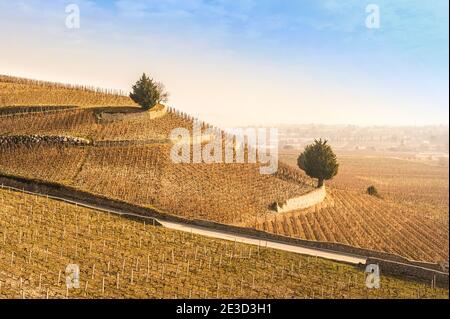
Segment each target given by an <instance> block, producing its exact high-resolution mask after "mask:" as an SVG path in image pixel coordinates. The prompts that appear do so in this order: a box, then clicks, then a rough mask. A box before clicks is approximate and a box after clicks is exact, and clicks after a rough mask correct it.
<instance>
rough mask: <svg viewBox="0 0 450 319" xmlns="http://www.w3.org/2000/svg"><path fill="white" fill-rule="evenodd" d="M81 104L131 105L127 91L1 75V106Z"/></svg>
mask: <svg viewBox="0 0 450 319" xmlns="http://www.w3.org/2000/svg"><path fill="white" fill-rule="evenodd" d="M18 105H20V106H38V105H44V106H47V105H77V106H129V105H134V103H133V101H132V100H131V99H130V98H129V97H128V96H124V95H123V93H120V92H114V91H112V90H102V89H97V88H91V87H83V86H73V85H64V84H59V83H50V82H43V81H34V80H28V79H21V78H16V77H10V76H2V75H0V108H1V107H3V106H18Z"/></svg>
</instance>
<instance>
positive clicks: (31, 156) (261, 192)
mask: <svg viewBox="0 0 450 319" xmlns="http://www.w3.org/2000/svg"><path fill="white" fill-rule="evenodd" d="M170 148H171V147H170V145H164V144H154V145H146V146H129V147H59V146H51V145H50V146H49V145H39V144H33V145H13V146H11V145H10V146H5V147H3V149H2V152H1V153H0V172H3V173H6V174H9V175H18V176H23V177H27V178H31V179H41V180H46V181H53V182H58V183H62V184H65V185H69V186H73V187H76V188H79V189H81V190H85V191H88V192H92V193H95V194H100V195H105V196H108V197H111V198H115V199H121V200H125V201H128V202H131V203H135V204H139V205H143V206H154V207H157V208H160V209H162V210H164V211H168V212H170V213H172V214H176V215H180V216H184V217H189V218H197V219H205V220H210V221H216V222H223V223H230V224H242V223H247V222H250V223H255V221H256V218H257V217H258V216H263V215H264V214H265V213H267V212H269V209H270V206H271V205H272V204H273V203H274V202H276V201H283V200H285V199H288V198H291V197H294V196H299V195H301V194H304V193H306V192H308V191H310V190H311V189H312V188H311V187H310V186H308V185H305V184H298V183H293V182H289V181H285V180H282V179H280V178H277V177H274V176H271V175H261V174H260V171H259V166H258V165H257V164H213V165H209V164H173V162H172V161H171V159H170V157H169V154H170ZM11 159H20V161H11ZM181 181H182V182H181Z"/></svg>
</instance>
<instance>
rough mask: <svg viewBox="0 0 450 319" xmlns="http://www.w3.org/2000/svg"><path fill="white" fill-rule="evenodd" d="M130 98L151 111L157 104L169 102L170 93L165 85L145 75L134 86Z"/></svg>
mask: <svg viewBox="0 0 450 319" xmlns="http://www.w3.org/2000/svg"><path fill="white" fill-rule="evenodd" d="M130 98H131V99H132V100H133V101H134V102H136V103H137V104H139V105H140V106H142V107H143V108H144V109H145V110H150V109H152V108H153V107H154V106H155V105H156V104H159V103H163V102H167V100H168V98H169V93H167V92H166V89H165V87H164V84H162V83H159V82H155V81H153V79H152V78H149V77H148V76H147V75H146V74H145V73H144V74H143V75H142V77H141V78H140V79H139V81H137V82H136V84H135V85H133V92H132V93H130Z"/></svg>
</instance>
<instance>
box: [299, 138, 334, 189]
mask: <svg viewBox="0 0 450 319" xmlns="http://www.w3.org/2000/svg"><path fill="white" fill-rule="evenodd" d="M297 165H298V167H300V169H302V170H304V171H305V173H306V174H307V175H308V176H310V177H312V178H317V179H318V184H317V187H322V186H323V184H324V181H325V180H329V179H332V178H333V177H334V176H336V174H337V173H338V169H339V164H338V162H337V158H336V155H335V154H334V152H333V150H332V149H331V147H330V145H328V141H326V140H322V139H319V140H315V141H314V143H313V144H311V145H308V146H306V148H305V151H304V152H303V153H302V154H300V156H299V157H298V159H297Z"/></svg>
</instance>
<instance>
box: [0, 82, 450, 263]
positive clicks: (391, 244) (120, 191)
mask: <svg viewBox="0 0 450 319" xmlns="http://www.w3.org/2000/svg"><path fill="white" fill-rule="evenodd" d="M0 89H1V90H0V106H1V105H2V103H3V102H5V101H6V100H5V97H7V98H8V99H9V100H7V101H6V102H5V103H6V104H5V105H8V107H0V111H1V110H7V111H6V112H3V113H2V112H0V137H1V136H3V137H4V136H16V137H17V136H26V135H41V136H66V137H80V138H85V139H87V140H89V141H91V142H92V144H90V145H84V146H73V145H67V144H65V143H61V144H52V143H44V142H39V143H30V142H29V141H27V142H24V143H20V142H19V143H14V144H11V143H9V144H8V143H6V144H0V173H4V174H8V175H16V176H22V177H26V178H29V179H37V180H42V181H50V182H56V183H59V184H62V185H66V186H71V187H75V188H77V189H80V190H83V191H86V192H90V193H93V194H96V195H103V196H106V197H109V198H112V199H118V200H123V201H126V202H129V203H133V204H137V205H141V206H144V207H151V208H156V209H158V210H161V211H164V212H168V213H170V214H174V215H178V216H182V217H186V218H192V219H202V220H208V221H214V222H220V223H226V224H231V225H238V226H245V227H251V228H257V229H259V230H264V231H267V232H270V233H276V234H281V235H286V236H292V237H297V238H303V239H308V240H317V241H329V242H337V243H343V244H348V245H351V246H357V247H362V248H367V249H372V250H380V251H385V252H391V253H396V254H399V255H402V256H405V257H408V258H411V259H417V260H422V261H432V262H440V261H442V260H448V242H449V238H448V231H449V223H448V168H447V169H446V168H442V167H431V166H430V167H427V166H423V165H422V166H421V165H420V164H408V165H409V166H405V165H404V161H399V160H396V159H395V160H394V159H387V158H372V159H371V158H364V159H355V158H348V157H342V162H341V170H340V173H339V174H338V176H337V177H336V178H335V179H334V180H333V181H330V183H329V184H328V186H329V187H328V188H329V189H330V192H329V195H328V197H327V199H326V202H325V204H326V205H322V207H321V208H319V207H314V208H312V209H307V210H304V211H294V212H290V213H284V214H275V213H274V211H273V210H271V207H272V206H273V204H274V203H275V202H283V201H285V200H287V199H289V198H293V197H297V196H300V195H303V194H305V193H307V192H309V191H311V190H312V189H313V186H312V180H311V179H309V178H307V177H306V176H305V175H304V174H303V173H301V172H300V171H299V170H298V169H296V168H295V165H296V156H295V155H293V154H288V155H286V154H282V159H283V160H286V162H287V163H288V164H285V163H284V162H280V163H279V169H278V172H277V173H276V174H274V175H261V174H260V172H259V168H260V165H259V164H174V163H173V162H172V161H171V159H170V157H169V156H170V149H171V143H170V141H169V140H168V137H169V134H170V132H171V131H172V130H173V129H174V128H178V127H182V128H186V129H188V130H191V129H192V124H193V122H194V120H196V119H194V118H192V117H190V116H188V115H186V114H184V113H181V112H178V111H176V110H174V109H171V108H169V110H168V112H167V114H165V115H164V116H163V117H159V118H151V116H150V115H149V114H148V113H146V112H142V111H141V110H140V109H139V108H138V107H136V106H133V104H130V103H129V101H128V102H127V103H125V100H122V99H128V98H125V97H123V96H121V95H120V94H119V93H117V92H116V93H115V94H111V93H114V92H108V91H101V90H96V89H93V88H84V87H73V86H66V85H60V84H55V83H46V82H38V81H30V80H23V79H15V78H8V77H0ZM21 89H23V91H24V92H25V93H24V95H23V96H22V95H20V94H19V93H17V92H20V90H21ZM16 90H17V92H16ZM34 90H36V91H34ZM39 90H40V91H39ZM66 90H67V91H70V92H71V93H70V94H68V95H67V94H66V93H67V92H65V91H66ZM15 92H16V93H17V94H16V93H15ZM39 92H46V93H45V94H44V93H42V94H41V93H39ZM10 93H11V94H10ZM102 94H103V95H107V96H108V97H109V98H110V100H108V98H105V101H108V102H105V103H106V104H102V103H103V102H102V101H103V100H101V99H103V98H100V97H101V96H102ZM34 97H36V99H34ZM22 98H23V99H28V102H26V101H24V100H21V99H22ZM41 98H42V99H44V98H49V99H54V101H53V102H45V103H44V102H42V101H41V100H40V99H41ZM58 98H60V99H61V100H58ZM66 98H67V99H69V100H68V101H66V100H64V99H66ZM91 98H92V100H91ZM95 98H99V99H100V100H95ZM2 101H3V102H2ZM32 101H36V104H33V103H32ZM96 101H100V102H98V103H97V102H96ZM41 102H42V103H41ZM69 102H71V103H69ZM122 102H123V103H122ZM109 103H111V104H110V106H114V107H99V106H105V105H109ZM39 104H42V105H47V106H40V107H37V106H38V105H39ZM94 104H95V105H94ZM20 105H21V106H24V107H29V108H24V109H21V108H19V109H17V108H15V107H16V106H20ZM50 105H53V107H50ZM57 105H59V106H60V109H58V107H57ZM64 105H66V106H67V105H76V107H65V106H64ZM33 106H34V107H33ZM94 106H95V107H94ZM18 110H19V111H18ZM202 127H203V128H205V127H209V126H208V125H207V124H206V123H202ZM297 155H298V154H297ZM339 160H340V161H341V158H340V157H339ZM370 185H375V186H376V187H377V189H379V190H380V193H381V194H382V196H383V198H382V199H380V198H375V197H370V196H368V195H365V194H364V193H365V191H366V189H367V187H368V186H370Z"/></svg>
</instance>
